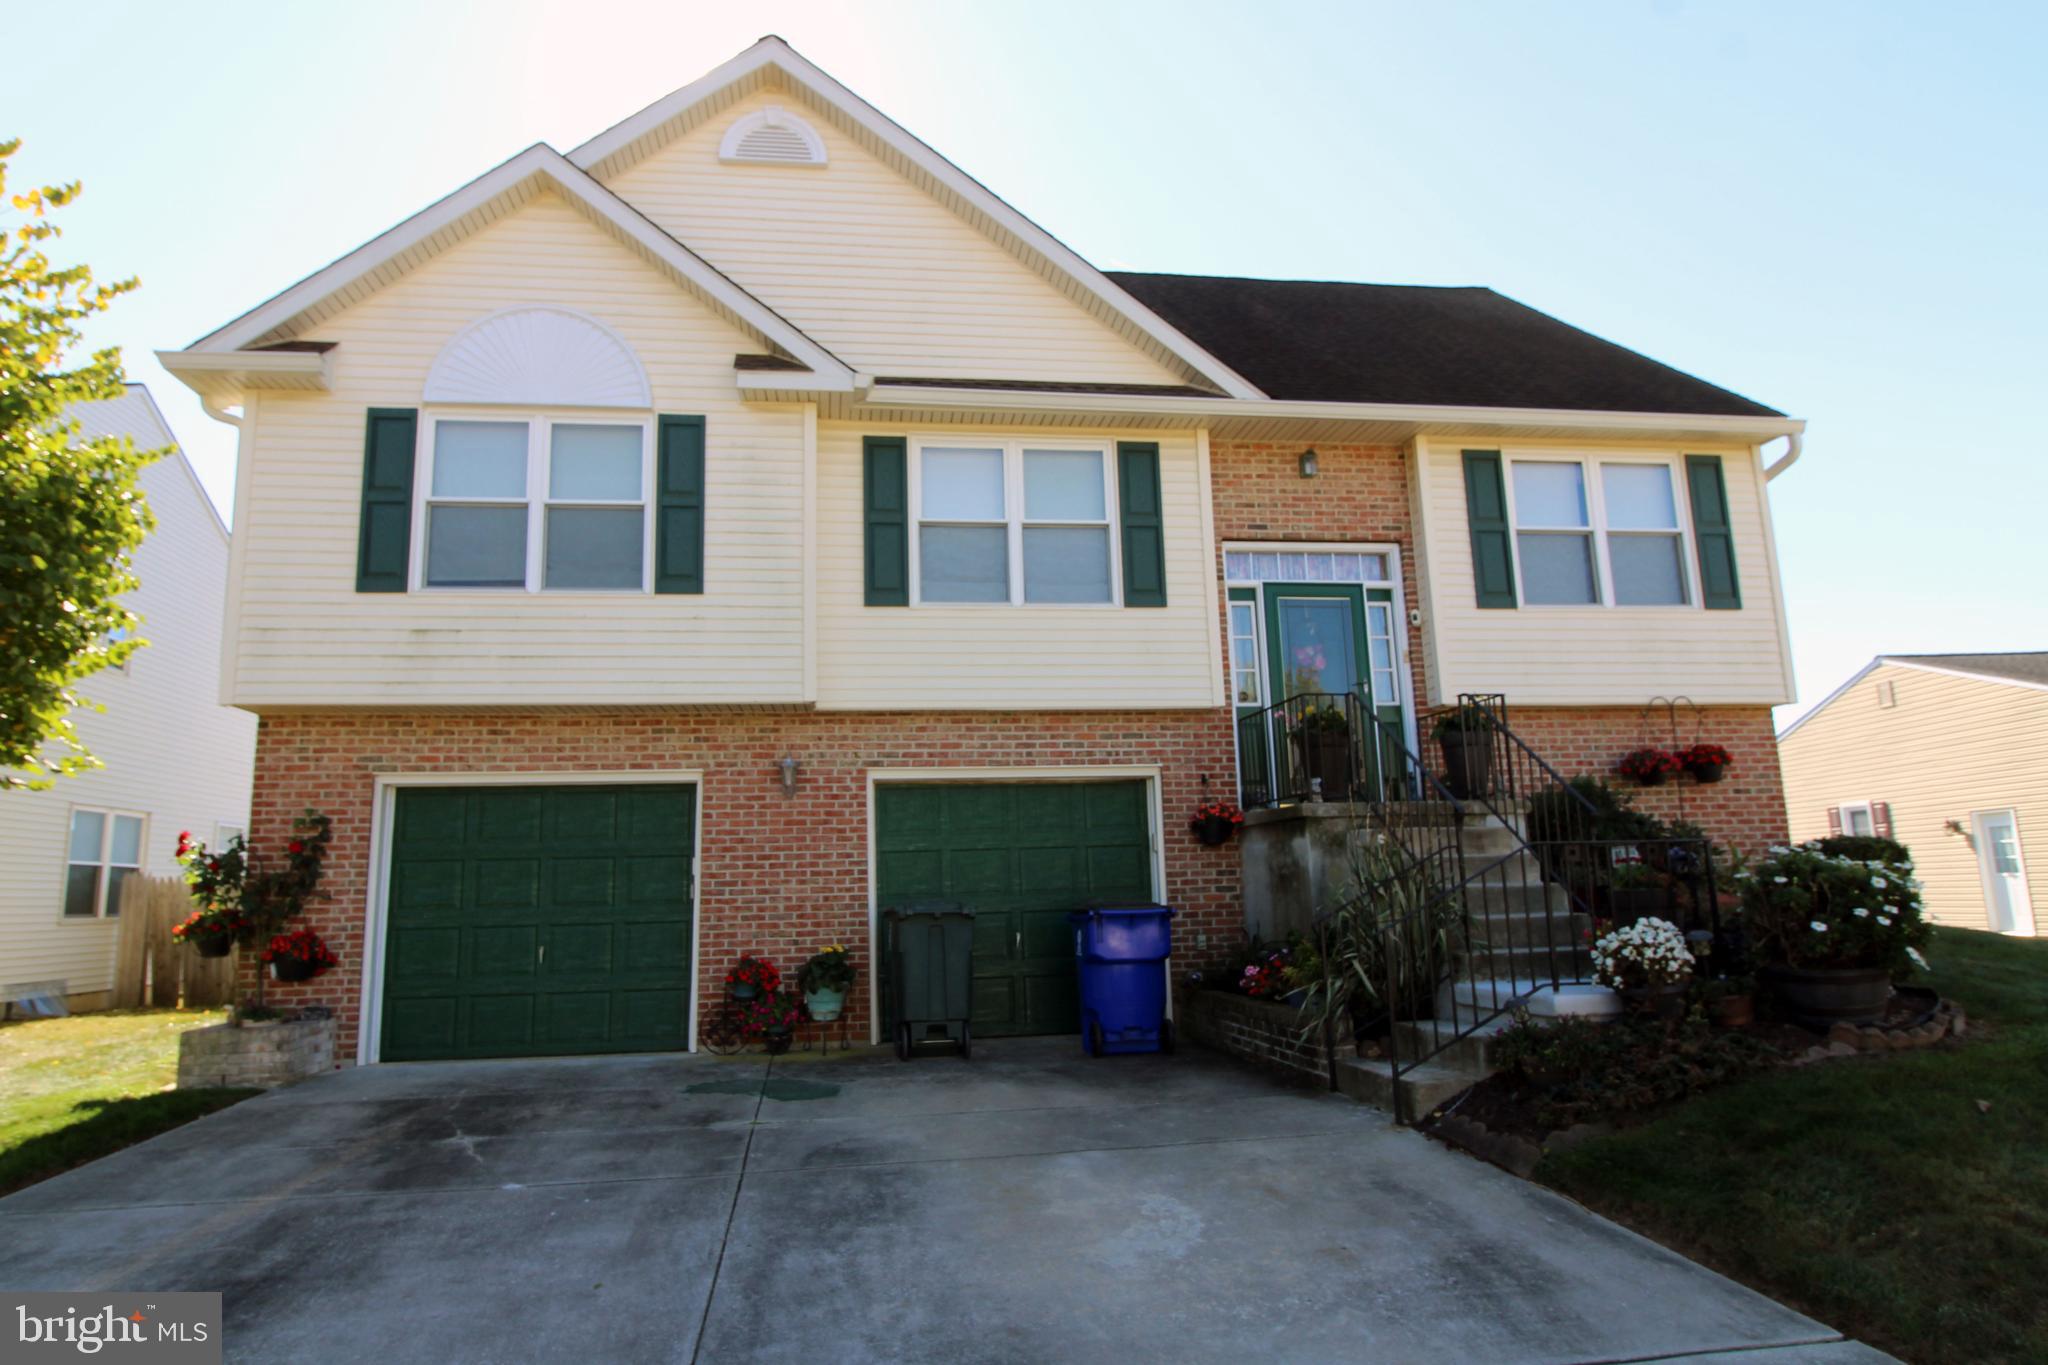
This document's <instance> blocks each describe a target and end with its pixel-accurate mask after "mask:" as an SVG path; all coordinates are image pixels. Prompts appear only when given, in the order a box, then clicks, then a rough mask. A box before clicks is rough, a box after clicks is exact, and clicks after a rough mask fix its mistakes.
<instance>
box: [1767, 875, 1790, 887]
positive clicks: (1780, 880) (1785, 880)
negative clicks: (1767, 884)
mask: <svg viewBox="0 0 2048 1365" xmlns="http://www.w3.org/2000/svg"><path fill="white" fill-rule="evenodd" d="M1771 880H1772V881H1774V882H1776V883H1777V884H1778V885H1780V886H1785V885H1787V884H1789V883H1790V882H1791V880H1792V879H1791V878H1790V877H1773V878H1771Z"/></svg>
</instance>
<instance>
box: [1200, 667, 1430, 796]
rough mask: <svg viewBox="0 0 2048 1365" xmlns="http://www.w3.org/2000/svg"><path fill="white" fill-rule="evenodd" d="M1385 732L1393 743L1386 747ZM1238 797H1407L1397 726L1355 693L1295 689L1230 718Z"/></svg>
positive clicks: (1404, 749) (1409, 791)
mask: <svg viewBox="0 0 2048 1365" xmlns="http://www.w3.org/2000/svg"><path fill="white" fill-rule="evenodd" d="M1388 732H1391V733H1392V738H1393V740H1394V744H1395V746H1396V747H1395V748H1392V749H1390V748H1388V746H1387V742H1386V741H1387V738H1388ZM1237 751H1238V773H1239V781H1238V787H1239V790H1238V803H1239V804H1240V805H1242V806H1243V807H1244V808H1245V809H1246V810H1258V809H1260V808H1261V807H1265V806H1282V805H1289V804H1296V803H1300V802H1307V801H1365V802H1374V803H1378V802H1386V801H1400V800H1407V799H1409V796H1410V794H1411V792H1412V788H1410V787H1408V786H1406V785H1404V784H1405V783H1406V782H1407V781H1408V780H1409V774H1408V773H1407V771H1406V767H1405V765H1404V764H1403V762H1402V756H1403V755H1406V754H1407V750H1406V748H1405V747H1401V746H1400V733H1399V731H1398V729H1397V728H1395V727H1393V726H1390V725H1388V724H1387V723H1386V722H1385V721H1383V720H1381V719H1380V718H1379V717H1378V716H1377V715H1376V714H1375V713H1374V712H1373V709H1372V707H1371V706H1370V705H1369V704H1368V703H1367V701H1366V699H1365V698H1364V697H1362V696H1360V695H1359V694H1358V693H1356V692H1303V693H1299V694H1297V695H1295V696H1292V697H1289V698H1287V700H1285V701H1282V702H1276V703H1274V704H1273V705H1271V706H1268V707H1264V708H1262V709H1260V710H1258V711H1252V712H1248V713H1247V714H1245V715H1244V716H1243V717H1242V718H1240V719H1239V721H1238V723H1237Z"/></svg>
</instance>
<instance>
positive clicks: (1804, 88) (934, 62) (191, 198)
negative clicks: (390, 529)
mask: <svg viewBox="0 0 2048 1365" xmlns="http://www.w3.org/2000/svg"><path fill="white" fill-rule="evenodd" d="M7 27H8V42H7V47H8V52H7V55H6V57H5V59H4V60H5V79H4V81H0V136H7V135H19V136H22V137H23V138H25V139H26V140H27V145H26V147H25V149H24V151H23V153H22V155H21V156H20V157H19V158H18V160H17V165H18V169H17V175H18V176H19V179H18V180H17V182H16V183H17V185H19V184H22V183H26V182H28V181H30V180H37V181H40V180H45V179H71V178H80V179H83V180H84V182H85V186H86V194H85V197H84V198H83V199H82V200H81V201H80V203H79V205H78V207H77V208H76V209H74V210H73V211H72V212H71V213H70V214H69V215H68V217H67V219H66V221H67V224H68V235H67V237H66V239H65V241H64V243H63V244H62V245H63V247H64V249H65V250H66V251H67V252H68V253H72V258H76V259H83V260H86V261H89V262H90V263H91V264H92V265H93V266H94V267H95V268H96V269H97V270H99V271H100V272H101V273H102V274H103V275H105V276H107V277H109V278H111V277H114V276H116V275H120V274H127V273H134V274H138V275H140V276H141V277H142V282H143V288H142V290H141V291H140V292H139V293H137V294H135V295H133V296H131V297H130V298H129V299H127V300H125V301H124V302H123V303H122V304H121V305H120V306H119V308H118V310H117V312H116V313H115V314H114V315H112V317H110V318H109V319H108V320H107V321H106V323H105V325H104V326H102V327H100V328H99V329H98V331H97V332H96V335H95V340H96V341H99V342H101V343H107V342H112V343H118V344H119V345H121V346H122V347H124V348H125V350H126V351H127V355H128V361H129V374H130V376H131V377H132V378H134V379H138V380H142V381H144V382H146V383H147V384H149V386H150V388H151V389H152V391H153V392H154V393H155V394H156V396H157V398H158V400H159V401H160V402H161V403H163V405H164V407H165V409H166V410H167V411H168V413H169V414H170V417H171V420H172V424H173V426H174V428H175V429H176V430H177V432H178V434H179V436H180V438H181V439H182V440H183V442H184V444H185V446H186V448H187V450H188V451H189V452H190V453H191V455H192V457H193V459H194V461H195V462H196V463H197V465H198V467H199V469H200V472H201V474H202V476H203V477H204V479H205V480H206V483H207V486H208V487H209V488H210V489H211V490H212V491H213V494H214V496H215V499H216V501H218V502H219V503H221V504H222V505H223V508H224V509H225V506H226V504H227V502H228V500H229V490H230V487H231V481H232V477H233V464H234V440H233V433H232V432H230V431H229V430H228V429H227V428H225V427H222V426H220V425H218V424H216V423H214V422H212V421H210V420H208V419H207V418H206V417H204V416H203V415H202V414H201V413H200V411H199V407H198V404H197V401H196V400H194V399H192V398H191V397H190V395H189V394H188V393H187V391H186V390H185V389H184V388H183V387H182V386H181V385H179V384H178V383H176V382H175V381H174V380H172V379H170V378H169V376H167V375H165V374H164V373H163V372H162V371H161V370H160V369H159V367H158V366H157V365H156V362H155V361H154V359H153V358H152V357H151V355H150V352H151V351H153V350H155V349H157V348H161V347H171V346H181V345H184V344H185V343H187V342H189V341H191V340H193V339H194V338H196V337H198V336H199V335H201V334H202V333H204V332H206V331H208V330H210V329H212V328H213V327H215V326H217V325H218V324H220V323H222V322H224V321H226V320H227V319H229V318H230V317H232V316H234V315H235V314H237V313H240V312H241V311H243V310H244V309H246V308H248V307H250V306H252V305H254V304H255V303H257V302H259V301H260V300H262V299H263V298H265V297H266V296H268V295H269V294H271V293H272V292H274V291H275V290H277V289H279V288H282V287H284V286H285V285H288V284H290V283H291V282H292V281H294V280H296V279H298V278H300V277H301V276H303V275H305V274H307V273H309V272H310V271H311V270H313V269H315V268H317V267H319V266H321V265H324V264H325V263H326V262H328V261H329V260H331V259H333V258H334V257H336V256H338V255H341V254H342V253H344V252H346V251H349V250H351V249H353V248H354V247H356V246H358V245H360V244H361V243H362V242H363V241H365V240H366V239H368V238H369V237H371V236H373V235H375V234H376V233H378V232H380V231H382V230H383V229H385V228H387V227H389V226H391V225H392V224H394V223H396V222H397V221H399V220H400V219H402V218H404V217H405V216H407V215H408V214H410V213H413V212H414V211H416V210H418V209H419V208H421V207H423V206H425V205H426V204H427V203H429V202H431V201H432V200H434V199H435V198H438V197H439V196H440V195H442V194H444V193H446V192H447V191H449V190H450V189H452V188H454V187H455V186H457V185H459V184H461V183H462V182H463V181H465V180H467V179H469V178H470V177H472V176H474V175H476V174H477V173H479V172H480V171H482V170H484V169H486V168H488V167H489V166H491V165H493V164H494V163H496V162H498V161H500V160H502V159H503V158H505V157H506V156H508V155H510V154H511V153H513V152H515V151H517V150H519V149H520V148H521V147H524V146H527V145H528V144H530V143H534V142H541V141H545V142H550V143H552V144H553V145H554V146H556V147H558V148H562V149H564V150H566V149H568V148H569V147H571V146H573V145H574V144H575V143H577V142H579V141H581V140H582V139H584V138H586V137H588V136H590V135H591V134H593V133H595V132H597V131H599V130H600V129H602V128H604V127H606V126H607V125H609V124H611V123H613V122H615V121H616V120H618V119H620V118H623V117H625V116H626V115H628V114H630V113H632V112H633V111H635V110H636V109H638V108H640V107H641V106H642V105H644V104H647V103H649V102H651V101H652V100H654V99H656V98H658V97H659V96H661V95H663V94H665V93H666V92H668V91H669V90H671V89H673V88H674V87H676V86H678V85H681V84H683V83H685V82H687V81H689V80H692V79H694V78H695V77H697V76H698V75H700V74H701V73H702V72H704V71H705V70H706V69H708V68H709V67H711V66H714V65H716V64H717V63H718V62H721V61H723V60H725V59H726V58H727V57H729V56H731V55H732V54H734V53H735V52H737V51H739V50H740V49H741V48H743V47H745V46H746V45H747V44H749V43H750V42H752V41H753V40H754V39H755V38H757V37H759V36H760V35H761V34H762V33H764V32H770V31H773V32H777V33H780V34H781V35H782V36H783V37H785V38H787V39H788V40H789V41H790V42H791V43H793V44H794V45H795V46H796V47H797V49H798V50H799V51H801V52H803V53H804V54H805V55H806V56H808V57H810V58H811V59H812V60H814V61H816V62H817V63H819V64H820V65H821V66H823V67H825V68H826V69H827V70H829V71H831V72H832V73H833V74H834V75H836V76H838V77H839V78H840V79H841V80H843V81H845V82H846V83H847V84H849V85H850V86H852V87H853V89H855V90H856V91H858V92H860V93H861V94H862V95H864V96H865V97H867V98H868V99H869V100H871V101H873V102H874V103H875V104H876V105H878V106H880V107H881V108H882V109H883V110H885V111H886V112H888V113H889V114H890V115H891V116H893V117H895V118H896V119H898V120H899V121H900V122H902V123H903V124H905V125H906V126H907V127H909V128H910V129H911V130H912V131H913V132H915V133H917V134H918V135H919V136H920V137H922V138H924V139H925V140H926V141H928V142H930V143H931V144H932V145H933V146H935V147H936V148H938V150H939V151H941V152H943V153H945V154H946V155H947V156H949V157H951V158H953V159H954V160H955V161H957V162H958V163H959V164H960V165H961V166H963V167H964V168H965V169H966V170H967V171H968V172H970V173H971V174H973V175H975V176H977V177H979V178H980V179H981V180H982V181H984V182H985V183H986V184H988V185H989V186H990V187H992V188H993V189H994V190H995V191H996V192H997V193H998V194H1001V195H1002V196H1004V197H1005V198H1007V199H1008V200H1009V201H1010V202H1011V203H1013V204H1015V205H1016V206H1017V207H1018V208H1020V209H1021V210H1023V211H1024V212H1025V213H1027V214H1029V215H1031V216H1032V217H1033V218H1035V219H1037V220H1038V221H1039V222H1040V223H1041V224H1043V225H1045V226H1046V227H1047V228H1049V229H1050V230H1051V231H1052V232H1054V233H1055V234H1056V235H1058V236H1059V237H1061V238H1063V239H1064V240H1065V241H1066V242H1067V243H1068V244H1069V245H1071V246H1073V247H1074V248H1075V249H1076V250H1078V251H1079V252H1081V254H1082V255H1084V256H1086V257H1088V258H1089V259H1090V260H1093V261H1094V262H1096V263H1097V264H1098V265H1103V266H1106V267H1110V268H1117V267H1125V266H1129V267H1136V268H1141V269H1149V270H1169V271H1188V272H1196V273H1214V274H1246V275H1269V276H1279V277H1296V278H1327V279H1344V280H1375V281H1386V282H1394V283H1422V284H1485V285H1491V286H1492V287H1494V288H1496V289H1499V290H1501V291H1502V292H1504V293H1507V294H1510V295H1512V296H1514V297H1516V298H1518V299H1521V300H1523V301H1524V302H1527V303H1529V304H1532V305H1534V306H1536V307H1538V308H1541V309H1544V310H1546V311H1548V312H1551V313H1555V314H1557V315H1559V316H1561V317H1563V318H1565V319H1567V320H1569V321H1571V322H1573V323H1576V324H1578V325H1579V326H1582V327H1586V328H1589V329H1590V330H1592V331H1595V332H1598V333H1601V334H1602V335H1604V336H1607V337H1610V338H1612V339H1614V340H1616V341H1619V342H1622V343H1623V344H1625V345H1628V346H1632V347H1635V348H1636V349H1638V350H1641V351H1644V352H1647V353H1648V354H1650V355H1653V356H1656V357H1658V358H1659V359H1662V360H1666V361H1669V362H1671V363H1673V364H1676V365H1678V366H1679V367H1680V368H1682V369H1686V370H1690V371H1692V372H1693V373H1696V374H1699V375H1701V376H1704V377H1705V378H1708V379H1711V380H1714V381H1715V382H1717V383H1720V384H1723V385H1726V386H1728V387H1730V388H1733V389H1735V390H1737V391H1739V392H1741V393H1745V394H1748V395H1750V396H1751V397H1754V398H1757V399H1760V400H1762V401H1764V402H1767V403H1770V404H1772V405H1773V406H1775V407H1779V408H1783V409H1785V410H1787V411H1789V412H1791V413H1793V414H1795V415H1797V416H1800V417H1804V418H1807V419H1808V420H1809V421H1810V422H1811V424H1812V425H1811V428H1810V430H1809V435H1808V442H1807V452H1806V456H1805V458H1804V459H1803V460H1802V461H1801V463H1800V464H1799V465H1798V467H1797V468H1796V469H1794V470H1793V471H1791V472H1790V473H1789V474H1788V475H1786V476H1785V477H1784V478H1783V479H1781V480H1779V481H1778V483H1777V484H1775V485H1774V487H1773V506H1774V509H1775V514H1776V517H1777V529H1778V541H1779V545H1780V548H1781V551H1782V555H1783V564H1784V574H1785V582H1786V593H1787V597H1788V606H1789V609H1790V613H1791V619H1792V628H1793V648H1794V653H1795V657H1796V660H1797V664H1798V669H1799V687H1800V696H1801V702H1802V704H1810V703H1812V702H1814V701H1817V700H1819V699H1820V698H1821V697H1823V696H1825V695H1826V693H1827V692H1828V691H1829V690H1830V689H1832V688H1833V687H1834V686H1835V685H1836V684H1838V683H1839V682H1841V681H1842V680H1843V679H1844V678H1846V677H1847V676H1848V675H1849V674H1850V673H1851V672H1852V671H1853V670H1854V669H1856V668H1857V667H1859V666H1860V665H1861V664H1862V663H1864V662H1865V661H1867V660H1868V659H1869V657H1870V656H1871V655H1873V654H1876V653H1880V652H1900V651H1934V650H1996V649H2044V648H2048V591H2044V588H2043V583H2042V580H2043V571H2042V562H2043V555H2042V550H2041V545H2042V541H2043V539H2044V534H2043V530H2042V529H2041V523H2042V521H2043V517H2044V510H2048V472H2044V460H2048V439H2044V436H2043V427H2042V425H2041V424H2040V423H2039V421H2038V420H2033V419H2032V417H2031V410H2032V409H2033V408H2034V407H2036V406H2038V403H2039V400H2040V398H2041V397H2042V396H2043V394H2044V393H2048V344H2044V332H2048V329H2044V323H2043V319H2044V317H2048V153H2044V150H2043V149H2044V147H2048V96H2044V94H2043V93H2042V87H2043V79H2042V72H2043V70H2044V69H2048V6H2041V5H2039V4H2006V5H1997V4H1966V5H1936V4H1932V3H1929V4H1923V5H1918V6H1913V7H1907V6H1903V5H1873V4H1813V3H1802V4H1799V5H1785V4H1782V3H1757V4H1735V3H1726V4H1688V3H1678V2H1677V0H1666V2H1665V3H1654V4H1641V3H1636V4H1595V3H1573V4H1569V5H1565V4H1549V5H1521V4H1506V3H1501V4H1463V5H1452V4H1446V5H1414V4H1401V5H1378V4H1374V5H1365V4H1341V5H1328V6H1314V5H1305V4H1303V5H1284V6H1283V5H1275V4H1271V3H1246V4H1235V5H1225V4H1197V3H1174V4H1135V3H1119V2H1118V0H1093V2H1092V3H1085V4H1069V3H1047V2H1046V0H1028V3H1027V2H1024V0H1020V2H1019V3H1014V4H1007V5H997V4H992V3H976V4H971V5H970V4H960V3H920V4H892V3H878V2H877V0H863V3H860V4H857V5H856V4H831V5H807V4H776V3H754V4H743V5H740V4H715V5H714V4H702V3H695V2H694V0H693V2H691V3H676V2H675V0H669V2H668V3H661V4H638V5H629V4H613V3H605V2H604V0H576V3H538V2H537V0H524V2H518V3H512V2H502V0H501V2H498V3H490V4H449V3H438V2H437V3H430V4H429V3H419V0H411V2H410V3H355V4H350V5H346V6H335V5H320V6H313V5H297V4H289V3H285V4H280V3H275V0H270V2H268V3H261V4H227V3H212V4H206V5H203V6H169V5H161V4H148V5H141V4H138V5H133V6H121V5H111V4H94V3H90V0H71V2H70V3H63V4H58V3H38V4H33V5H31V6H29V7H27V8H26V9H17V10H16V11H15V12H14V13H13V14H12V15H11V16H10V20H9V23H8V25H7ZM1752 572H1753V571H1752ZM1752 581H1754V580H1752ZM1791 714H1792V712H1791V711H1787V712H1784V713H1782V714H1781V716H1780V719H1781V721H1782V720H1784V719H1787V718H1788V717H1789V716H1790V715H1791Z"/></svg>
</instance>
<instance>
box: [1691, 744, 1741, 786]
mask: <svg viewBox="0 0 2048 1365" xmlns="http://www.w3.org/2000/svg"><path fill="white" fill-rule="evenodd" d="M1678 761H1679V764H1680V765H1681V766H1682V767H1684V769H1685V770H1686V771H1687V772H1689V773H1691V774H1692V777H1693V781H1695V782H1698V783H1701V784H1702V785H1706V784H1711V783H1714V782H1719V781H1720V780H1721V777H1722V774H1724V773H1725V772H1727V770H1728V765H1729V764H1730V763H1733V762H1734V761H1735V760H1734V759H1732V758H1730V757H1729V756H1728V751H1727V750H1726V749H1724V748H1722V747H1721V746H1720V745H1718V744H1695V745H1693V746H1692V747H1691V748H1690V749H1686V750H1684V751H1683V752H1681V753H1680V754H1679V755H1678Z"/></svg>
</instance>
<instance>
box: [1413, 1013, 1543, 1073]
mask: <svg viewBox="0 0 2048 1365" xmlns="http://www.w3.org/2000/svg"><path fill="white" fill-rule="evenodd" d="M1513 1022H1514V1020H1513V1019H1511V1018H1509V1017H1508V1016H1507V1015H1501V1016H1500V1017H1499V1018H1496V1019H1489V1020H1487V1021H1486V1022H1485V1023H1484V1024H1481V1025H1480V1026H1479V1027H1478V1028H1476V1029H1472V1031H1471V1032H1470V1033H1467V1034H1466V1035H1465V1036H1464V1037H1462V1038H1454V1037H1453V1036H1452V1035H1453V1033H1454V1031H1456V1030H1458V1029H1463V1028H1472V1014H1471V1011H1469V1010H1467V1011H1464V1012H1462V1013H1461V1014H1459V1016H1458V1017H1456V1018H1452V1017H1450V1016H1449V1015H1446V1016H1445V1017H1444V1018H1442V1019H1439V1020H1436V1021H1435V1022H1433V1023H1432V1022H1430V1021H1428V1020H1422V1021H1410V1022H1403V1023H1398V1024H1395V1025H1394V1036H1393V1038H1392V1039H1391V1040H1390V1041H1391V1042H1392V1044H1393V1048H1394V1052H1395V1055H1397V1056H1400V1057H1405V1058H1413V1057H1423V1058H1426V1059H1427V1060H1428V1062H1429V1064H1430V1065H1432V1066H1442V1067H1449V1068H1451V1069H1452V1070H1454V1071H1467V1072H1471V1073H1472V1074H1473V1076H1474V1078H1475V1079H1476V1078H1477V1077H1479V1076H1484V1075H1487V1074H1488V1073H1490V1072H1491V1071H1493V1070H1494V1064H1493V1040H1494V1039H1495V1037H1497V1036H1498V1035H1499V1033H1500V1031H1501V1030H1502V1029H1504V1028H1506V1027H1508V1025H1510V1024H1512V1023H1513Z"/></svg>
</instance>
